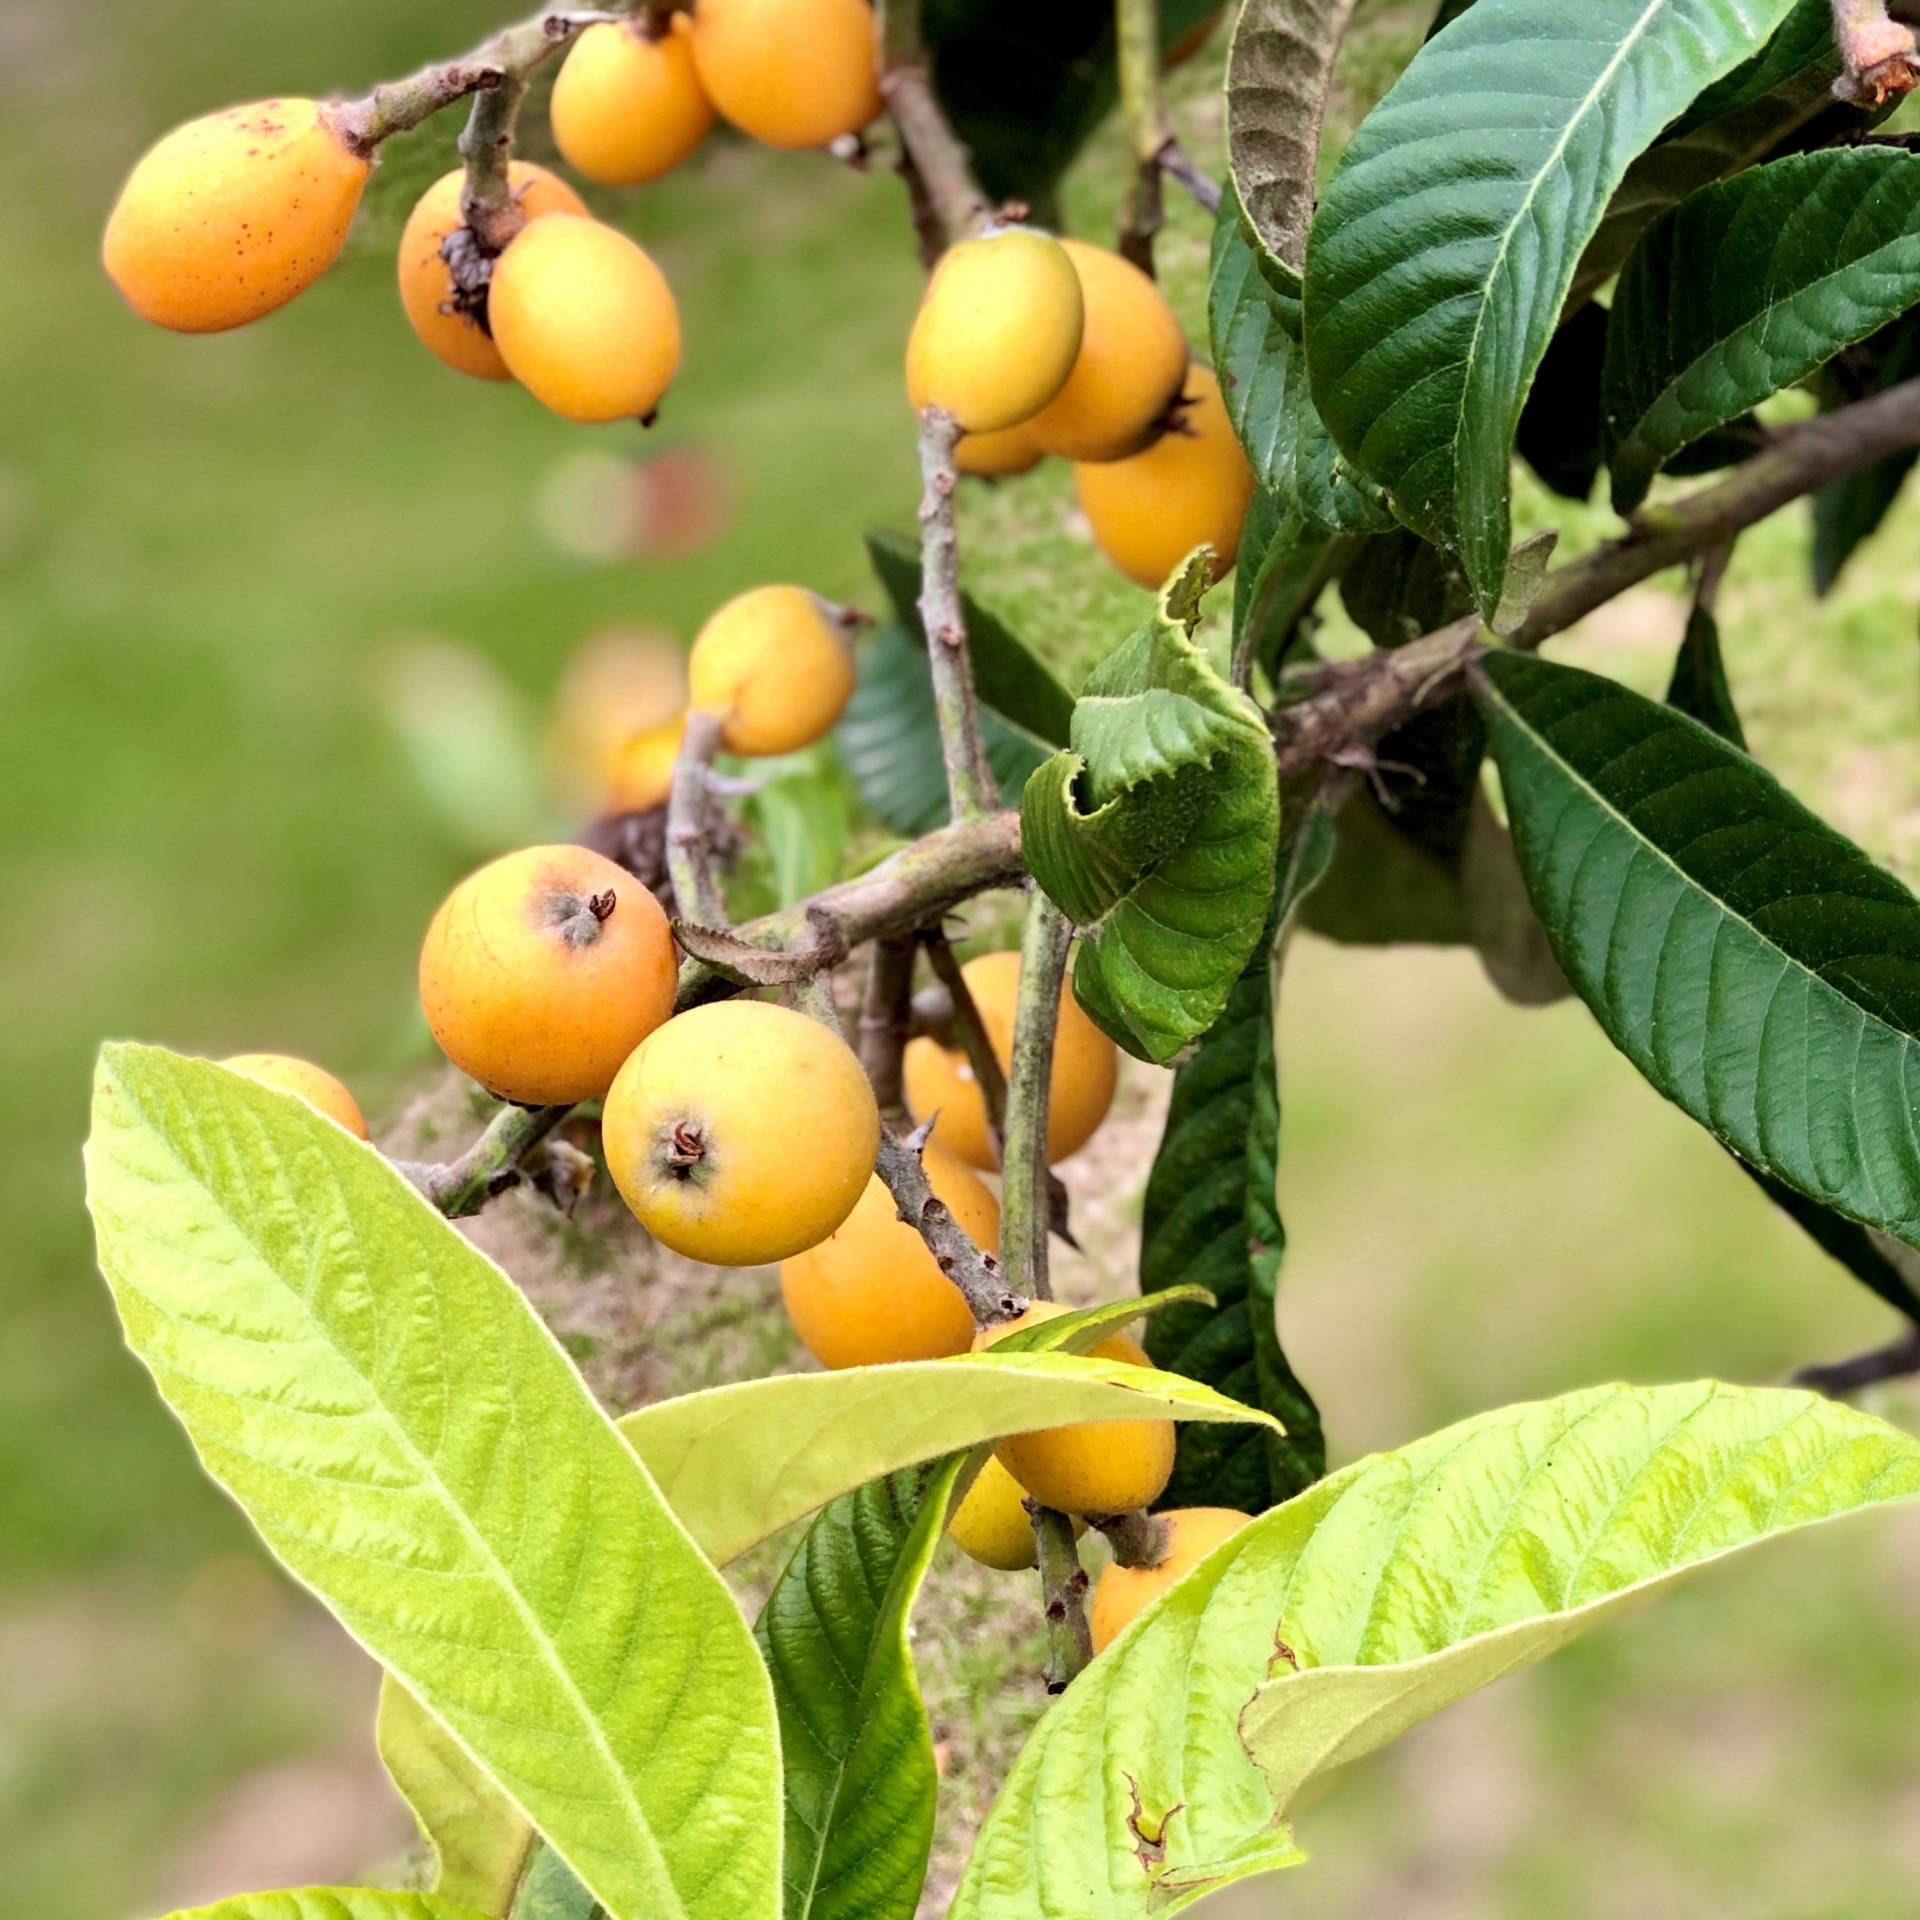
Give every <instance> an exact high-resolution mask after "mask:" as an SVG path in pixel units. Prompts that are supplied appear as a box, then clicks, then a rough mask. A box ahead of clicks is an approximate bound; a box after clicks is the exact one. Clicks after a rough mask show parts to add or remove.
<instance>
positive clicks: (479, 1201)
mask: <svg viewBox="0 0 1920 1920" xmlns="http://www.w3.org/2000/svg"><path fill="white" fill-rule="evenodd" d="M572 1111H573V1109H572V1108H571V1107H502V1108H501V1109H500V1111H499V1112H498V1113H496V1114H495V1115H494V1116H493V1118H492V1120H490V1121H489V1122H488V1123H487V1128H486V1131H485V1132H484V1133H482V1134H481V1136H480V1137H479V1139H477V1140H476V1141H475V1142H474V1143H473V1145H472V1146H470V1147H469V1148H468V1149H467V1150H466V1152H465V1153H463V1154H461V1156H460V1157H459V1158H458V1159H457V1160H449V1161H447V1162H446V1163H445V1164H444V1165H442V1166H430V1165H426V1164H424V1163H422V1162H420V1161H417V1160H396V1161H395V1162H394V1165H395V1167H396V1168H397V1169H398V1170H399V1171H400V1172H401V1173H402V1174H404V1175H405V1176H406V1177H407V1179H408V1180H410V1181H411V1182H412V1183H413V1185H415V1186H416V1187H418V1188H419V1189H420V1191H421V1192H422V1193H424V1194H425V1195H426V1196H427V1198H428V1199H429V1200H431V1201H432V1202H433V1204H434V1205H435V1206H436V1207H438V1208H439V1209H440V1211H441V1212H442V1213H444V1214H445V1215H446V1216H447V1218H448V1219H449V1220H465V1219H467V1218H468V1217H469V1216H470V1215H472V1214H476V1213H478V1212H479V1211H480V1209H481V1208H482V1207H484V1206H485V1205H486V1204H487V1202H488V1201H489V1200H492V1199H494V1198H495V1197H496V1196H497V1195H499V1194H502V1193H505V1192H506V1191H507V1190H508V1188H510V1187H516V1186H518V1185H519V1184H520V1162H521V1160H522V1158H523V1157H524V1156H525V1155H526V1154H528V1153H530V1152H532V1150H533V1149H534V1148H535V1147H537V1146H538V1145H539V1144H540V1143H541V1141H543V1140H544V1139H545V1138H546V1137H547V1135H548V1134H550V1133H551V1132H552V1131H553V1130H554V1128H555V1127H557V1126H558V1125H559V1124H560V1122H561V1121H562V1120H564V1119H565V1118H566V1117H567V1115H568V1114H569V1113H571V1112H572Z"/></svg>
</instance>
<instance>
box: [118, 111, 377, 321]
mask: <svg viewBox="0 0 1920 1920" xmlns="http://www.w3.org/2000/svg"><path fill="white" fill-rule="evenodd" d="M371 171H372V161H371V160H370V158H369V157H368V156H367V154H366V153H364V152H362V151H361V150H360V149H359V148H358V147H357V146H355V145H354V144H353V143H352V142H351V141H350V140H349V139H348V138H347V137H346V135H345V134H344V133H343V132H342V130H341V124H340V115H339V111H338V109H337V108H335V107H334V106H332V105H329V104H323V103H321V102H319V101H316V100H261V101H257V102H255V103H254V104H253V105H251V106H245V107H228V108H226V109H225V110H224V111H223V112H220V113H210V114H207V115H206V116H205V117H204V118H202V119H199V120H189V121H188V122H187V124H186V125H185V126H183V127H176V128H175V129H174V130H173V132H171V133H170V134H168V135H167V136H166V138H165V139H163V140H161V141H160V142H159V143H158V144H157V145H156V146H154V147H152V148H151V149H149V150H148V152H147V153H146V155H145V156H144V157H143V158H142V159H141V160H140V161H139V163H138V164H137V165H136V166H135V167H134V169H133V171H132V173H130V174H129V175H128V176H127V183H126V185H125V186H124V187H122V188H121V189H120V198H119V199H118V200H117V201H115V203H114V208H113V212H112V214H111V215H110V216H109V218H108V220H107V231H106V238H105V240H104V241H103V242H102V245H101V258H102V260H103V262H104V263H105V266H106V269H107V273H108V275H109V276H110V277H111V278H112V280H113V283H114V285H115V286H117V287H118V288H119V289H120V291H121V292H122V293H123V294H124V295H125V296H126V298H127V303H128V304H129V305H130V306H131V307H132V308H133V310H134V312H135V313H137V314H139V315H140V317H141V318H142V319H143V320H151V321H153V322H154V323H155V324H156V325H157V326H162V327H171V328H172V329H173V330H174V331H175V332H176V333H222V332H224V331H226V329H227V328H229V327H243V326H245V325H246V324H247V322H248V321H249V320H258V319H259V318H260V316H261V315H262V314H266V313H271V312H272V311H273V310H274V308H276V307H282V306H285V305H286V303H287V302H288V301H289V300H291V299H292V298H293V297H294V296H295V295H296V294H299V293H304V292H305V291H306V289H307V288H308V287H310V286H312V285H313V283H314V282H315V281H316V280H318V279H319V278H320V276H321V275H322V274H323V273H325V272H326V270H327V269H328V268H329V267H330V266H332V264H333V262H334V259H335V257H336V256H337V255H338V254H339V251H340V248H341V245H342V243H343V242H344V241H345V240H346V237H347V229H348V227H349V226H351V225H352V224H353V216H354V210H355V209H356V208H357V207H358V206H359V204H360V195H361V192H362V190H363V189H364V188H365V186H366V184H367V176H368V174H369V173H370V172H371Z"/></svg>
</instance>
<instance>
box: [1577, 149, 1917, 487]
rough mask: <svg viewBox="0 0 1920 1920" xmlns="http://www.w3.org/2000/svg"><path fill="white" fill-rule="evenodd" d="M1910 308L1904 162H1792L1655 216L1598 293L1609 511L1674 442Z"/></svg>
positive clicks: (1912, 241) (1836, 155)
mask: <svg viewBox="0 0 1920 1920" xmlns="http://www.w3.org/2000/svg"><path fill="white" fill-rule="evenodd" d="M1916 300H1920V156H1915V155H1912V154H1908V153H1903V152H1901V151H1899V150H1897V149H1895V148H1891V147H1854V148H1848V149H1844V150H1840V151H1834V152H1825V153H1806V154H1797V155H1795V156H1793V157H1792V158H1790V159H1786V160H1778V161H1775V162H1774V163H1773V164H1772V165H1771V166H1766V167H1760V168H1756V169H1754V170H1753V171H1752V172H1749V173H1743V174H1740V175H1738V176H1737V177H1735V178H1734V179H1731V180H1727V181H1723V182H1721V183H1719V184H1718V185H1716V186H1711V187H1703V188H1702V189H1701V190H1700V191H1699V192H1698V193H1695V194H1693V195H1691V196H1690V197H1689V198H1688V199H1687V200H1686V201H1684V202H1683V203H1682V204H1681V205H1680V206H1679V207H1677V208H1676V209H1675V210H1674V211H1673V212H1672V213H1670V214H1668V215H1666V216H1665V217H1664V218H1662V219H1660V220H1659V221H1657V222H1656V223H1655V224H1654V225H1653V226H1652V227H1651V228H1649V229H1648V231H1647V233H1646V236H1645V237H1644V238H1643V239H1642V240H1641V242H1640V244H1639V245H1638V246H1637V247H1636V248H1635V249H1634V251H1633V254H1632V256H1631V258H1630V259H1629V260H1628V261H1627V264H1626V267H1625V269H1624V270H1623V271H1622V273H1621V275H1620V284H1619V287H1618V289H1617V290H1616V292H1615V294H1614V300H1613V318H1612V325H1611V327H1610V328H1609V330H1608V335H1607V356H1606V365H1605V370H1604V372H1603V375H1602V386H1601V391H1602V413H1603V415H1604V418H1605V420H1606V422H1607V461H1608V465H1609V466H1610V467H1611V469H1612V473H1613V504H1614V506H1615V508H1616V509H1617V510H1619V511H1620V512H1621V513H1629V512H1631V511H1632V510H1633V509H1634V508H1635V507H1637V506H1638V505H1639V504H1640V502H1641V501H1642V500H1643V499H1645V498H1646V493H1647V489H1648V487H1649V486H1650V485H1651V484H1652V482H1653V478H1654V476H1655V474H1657V473H1658V472H1659V471H1660V469H1661V468H1662V467H1663V466H1665V465H1666V463H1667V462H1668V461H1669V460H1670V459H1671V458H1672V457H1673V456H1674V455H1675V454H1677V453H1679V452H1680V451H1681V449H1682V448H1684V447H1687V446H1689V445H1691V444H1692V443H1693V442H1694V441H1696V440H1698V439H1700V438H1701V436H1702V435H1704V434H1706V433H1709V432H1711V431H1713V430H1714V429H1715V428H1717V427H1723V426H1725V425H1726V424H1727V423H1728V422H1729V421H1732V420H1737V419H1739V418H1740V417H1741V416H1742V415H1743V414H1745V413H1746V412H1747V411H1748V409H1750V408H1752V407H1756V406H1758V405H1759V404H1760V402H1761V401H1762V400H1765V399H1767V398H1769V397H1770V396H1771V395H1773V394H1776V393H1778V392H1780V391H1781V390H1782V389H1783V388H1785V387H1788V386H1792V385H1793V384H1794V383H1795V382H1797V381H1800V380H1804V379H1805V378H1806V377H1807V376H1808V375H1809V374H1811V373H1813V372H1814V371H1815V370H1816V369H1818V368H1820V367H1822V366H1824V365H1825V364H1826V363H1827V361H1829V360H1831V359H1832V358H1833V356H1834V355H1835V354H1837V353H1838V352H1840V351H1841V349H1842V348H1844V347H1849V346H1851V345H1853V344H1854V343H1855V342H1856V341H1859V340H1864V339H1866V338H1867V336H1868V335H1870V334H1873V333H1876V332H1878V331H1879V329H1880V328H1882V327H1884V326H1886V325H1888V324H1889V323H1891V322H1892V321H1894V320H1896V319H1898V318H1899V316H1900V315H1901V314H1903V313H1905V312H1906V311H1907V309H1908V308H1909V307H1911V306H1912V305H1913V304H1914V303H1915V301H1916Z"/></svg>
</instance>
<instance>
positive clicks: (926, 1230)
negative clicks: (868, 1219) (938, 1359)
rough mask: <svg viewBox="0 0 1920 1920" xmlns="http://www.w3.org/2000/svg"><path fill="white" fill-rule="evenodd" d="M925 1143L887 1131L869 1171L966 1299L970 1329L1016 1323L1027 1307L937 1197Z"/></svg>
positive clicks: (883, 1131) (882, 1131)
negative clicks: (883, 1184)
mask: <svg viewBox="0 0 1920 1920" xmlns="http://www.w3.org/2000/svg"><path fill="white" fill-rule="evenodd" d="M923 1145H924V1142H923V1141H922V1140H921V1139H920V1137H919V1136H918V1135H914V1134H910V1135H908V1136H907V1138H905V1139H904V1140H903V1139H902V1138H901V1137H900V1136H899V1135H898V1134H897V1133H895V1132H893V1131H892V1130H891V1129H890V1128H887V1127H882V1128H881V1129H880V1151H879V1153H878V1154H877V1155H876V1156H875V1157H874V1171H875V1172H876V1173H878V1174H879V1176H880V1178H881V1179H882V1180H884V1181H885V1182H886V1185H887V1191H888V1192H889V1193H890V1194H892V1195H893V1204H894V1206H895V1207H896V1208H898V1210H899V1213H900V1218H901V1219H902V1220H903V1221H905V1222H906V1224H907V1225H908V1226H910V1227H911V1228H912V1229H913V1230H914V1232H916V1233H917V1234H918V1235H919V1236H920V1238H921V1239H922V1240H924V1241H925V1242H926V1243H927V1251H928V1252H929V1253H931V1254H932V1255H933V1257H934V1261H935V1263H936V1264H937V1265H938V1267H939V1269H940V1271H941V1272H942V1273H944V1274H945V1275H946V1276H947V1278H948V1279H949V1280H951V1281H952V1282H953V1284H954V1285H955V1286H956V1287H958V1288H959V1289H960V1291H961V1293H962V1294H963V1295H964V1296H965V1298H966V1302H967V1307H968V1310H969V1311H970V1312H971V1313H972V1315H973V1319H974V1324H975V1325H976V1326H981V1327H997V1326H999V1325H1000V1323H1001V1322H1002V1321H1004V1320H1017V1319H1018V1318H1019V1317H1020V1315H1021V1314H1023V1313H1025V1312H1026V1310H1027V1304H1028V1303H1027V1301H1026V1300H1025V1299H1023V1298H1022V1297H1021V1296H1020V1294H1019V1293H1017V1292H1016V1291H1015V1290H1014V1289H1013V1287H1011V1286H1010V1285H1009V1284H1008V1281H1007V1276H1006V1273H1005V1271H1004V1270H1003V1269H1002V1267H1001V1265H1000V1262H999V1261H998V1260H996V1259H995V1258H994V1257H993V1255H992V1254H990V1253H986V1252H983V1251H982V1250H981V1249H980V1248H979V1247H977V1246H975V1245H974V1243H973V1241H972V1239H971V1238H970V1237H969V1236H968V1234H967V1231H966V1229H965V1228H964V1227H962V1226H961V1224H960V1223H959V1221H957V1220H956V1219H955V1218H954V1217H953V1214H952V1212H951V1211H950V1210H949V1209H948V1207H947V1204H946V1202H945V1201H944V1200H942V1199H941V1198H940V1196H939V1195H938V1194H936V1193H935V1192H934V1190H933V1188H932V1186H931V1185H930V1184H929V1183H928V1180H927V1170H926V1168H925V1166H923V1165H922V1164H921V1159H920V1150H921V1147H922V1146H923Z"/></svg>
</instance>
